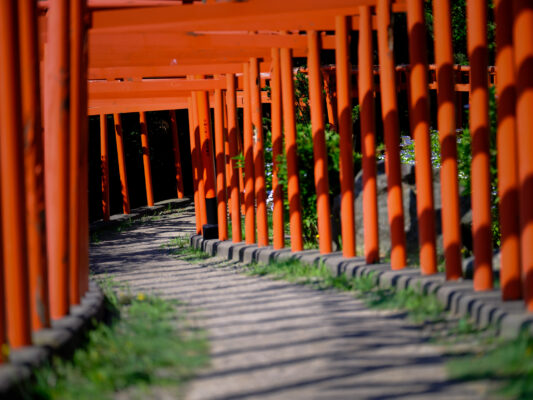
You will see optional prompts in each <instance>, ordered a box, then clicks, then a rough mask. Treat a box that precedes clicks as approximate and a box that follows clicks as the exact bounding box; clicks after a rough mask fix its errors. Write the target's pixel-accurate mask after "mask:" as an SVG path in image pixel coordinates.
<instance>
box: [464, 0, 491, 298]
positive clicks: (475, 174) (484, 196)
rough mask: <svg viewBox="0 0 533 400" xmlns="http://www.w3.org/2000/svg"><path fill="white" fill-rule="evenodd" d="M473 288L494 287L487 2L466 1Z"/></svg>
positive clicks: (477, 0)
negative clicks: (470, 137) (470, 140)
mask: <svg viewBox="0 0 533 400" xmlns="http://www.w3.org/2000/svg"><path fill="white" fill-rule="evenodd" d="M467 28H468V32H467V33H468V58H469V60H470V99H471V101H470V135H471V136H472V168H471V176H472V179H471V182H472V183H471V185H472V188H471V193H472V236H473V238H474V290H477V291H479V290H490V289H492V287H493V285H492V231H491V229H492V227H491V209H490V208H491V194H490V192H491V186H490V185H491V180H490V136H489V134H490V127H489V90H488V77H487V67H488V48H487V2H486V1H485V0H467Z"/></svg>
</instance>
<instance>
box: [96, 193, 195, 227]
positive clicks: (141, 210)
mask: <svg viewBox="0 0 533 400" xmlns="http://www.w3.org/2000/svg"><path fill="white" fill-rule="evenodd" d="M190 203H191V199H190V198H188V197H184V198H183V199H169V200H163V201H158V202H157V203H155V204H154V206H153V207H148V206H142V207H138V208H135V209H133V210H131V212H130V213H129V214H114V215H112V216H111V217H110V218H109V221H104V220H101V219H100V220H98V221H94V222H92V223H91V224H90V225H89V231H90V233H91V234H92V233H94V232H98V231H102V230H107V229H113V228H115V227H117V226H119V225H120V224H122V223H124V222H126V221H135V220H137V219H140V218H142V217H144V216H146V215H154V214H155V213H157V212H161V211H165V210H166V209H167V207H170V209H172V210H175V209H178V208H183V207H186V206H188V205H189V204H190Z"/></svg>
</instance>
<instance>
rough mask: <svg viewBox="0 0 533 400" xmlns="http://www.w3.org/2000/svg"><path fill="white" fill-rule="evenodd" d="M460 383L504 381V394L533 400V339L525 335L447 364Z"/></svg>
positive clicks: (502, 392) (502, 391)
mask: <svg viewBox="0 0 533 400" xmlns="http://www.w3.org/2000/svg"><path fill="white" fill-rule="evenodd" d="M447 366H448V370H449V372H450V374H451V376H452V377H453V378H455V379H460V380H481V379H486V380H491V381H497V382H501V383H502V385H501V387H500V389H499V390H498V391H499V393H500V394H502V395H504V396H508V397H510V398H513V399H523V400H526V399H532V398H533V337H532V336H531V335H529V334H527V333H525V332H524V333H523V334H522V335H520V336H519V337H518V338H517V339H515V340H509V341H505V342H500V343H497V344H496V345H495V346H492V347H491V348H490V349H488V350H487V349H482V350H480V351H478V352H477V353H475V354H473V355H468V356H466V357H462V358H460V359H457V360H452V361H450V362H448V364H447Z"/></svg>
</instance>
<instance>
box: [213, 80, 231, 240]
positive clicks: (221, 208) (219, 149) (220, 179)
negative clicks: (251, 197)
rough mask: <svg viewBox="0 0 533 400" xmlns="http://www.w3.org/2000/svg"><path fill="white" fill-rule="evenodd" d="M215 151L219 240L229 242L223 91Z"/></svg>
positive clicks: (219, 97)
mask: <svg viewBox="0 0 533 400" xmlns="http://www.w3.org/2000/svg"><path fill="white" fill-rule="evenodd" d="M215 149H216V154H215V160H216V178H217V219H218V240H227V239H228V219H227V206H226V154H225V148H224V110H223V99H222V90H221V89H216V90H215Z"/></svg>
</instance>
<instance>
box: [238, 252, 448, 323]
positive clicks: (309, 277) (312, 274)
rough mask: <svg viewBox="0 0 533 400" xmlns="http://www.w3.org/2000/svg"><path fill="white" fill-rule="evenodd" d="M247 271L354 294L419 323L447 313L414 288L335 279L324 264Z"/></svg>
mask: <svg viewBox="0 0 533 400" xmlns="http://www.w3.org/2000/svg"><path fill="white" fill-rule="evenodd" d="M247 269H248V272H249V273H250V274H253V275H260V276H265V275H268V276H271V277H274V278H277V279H284V280H287V281H290V282H296V283H300V284H306V285H312V286H313V287H315V288H317V289H320V290H325V289H337V290H341V291H351V292H354V294H355V295H356V296H357V297H359V298H361V299H362V300H363V301H365V303H366V304H368V305H369V306H371V307H375V308H382V309H396V310H403V311H406V312H407V313H408V315H409V316H410V317H411V319H413V320H414V321H415V322H423V321H438V320H440V319H442V317H443V314H444V308H443V307H442V305H441V304H440V303H439V301H438V300H437V298H436V297H435V296H434V295H430V294H424V293H422V292H421V291H417V290H413V289H406V290H397V289H394V288H390V289H382V288H379V287H377V285H376V280H375V278H374V276H372V275H369V276H364V277H358V278H355V277H353V278H350V277H347V276H346V275H341V276H334V275H333V274H332V273H331V271H330V270H329V269H328V268H327V267H326V266H325V265H324V264H319V265H317V266H310V265H307V264H304V263H302V262H300V261H297V260H287V261H276V262H271V263H269V264H251V265H249V266H247Z"/></svg>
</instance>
